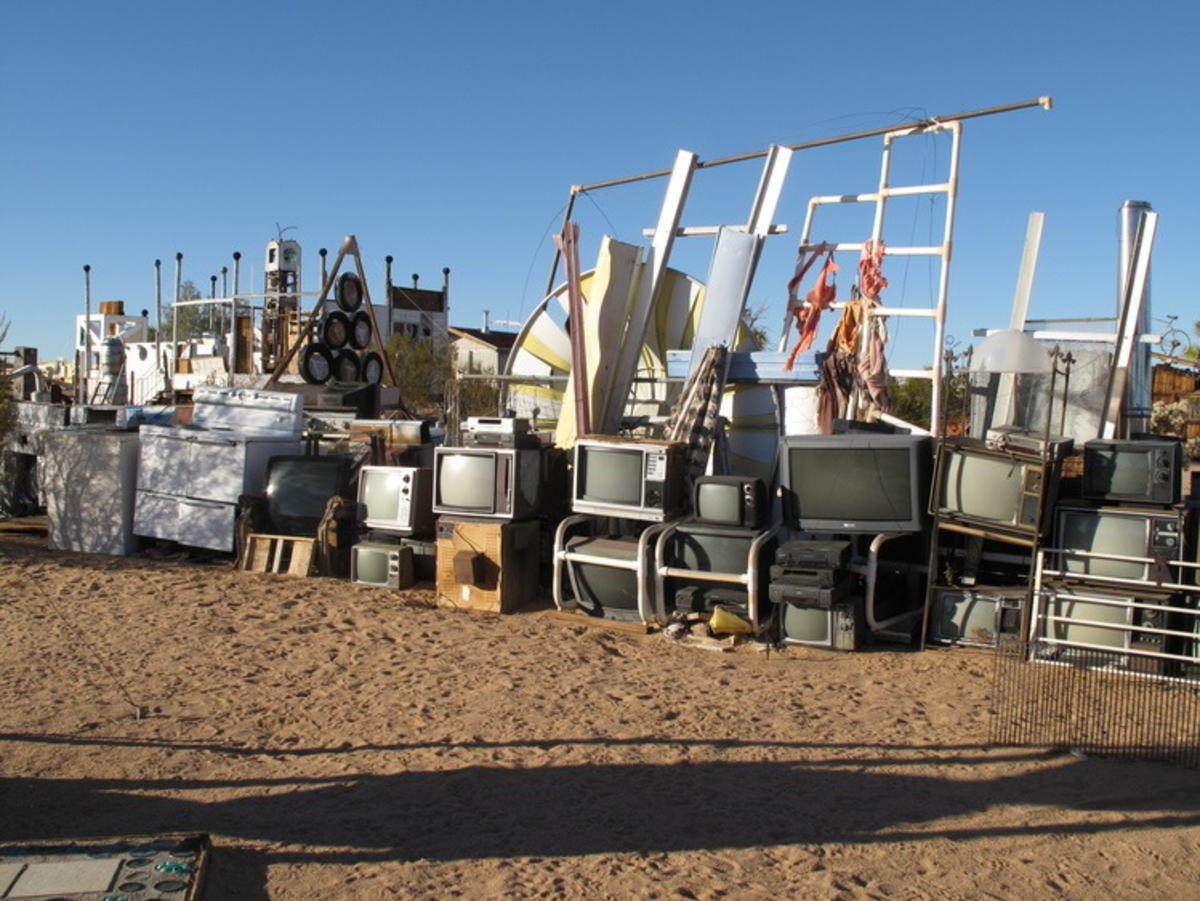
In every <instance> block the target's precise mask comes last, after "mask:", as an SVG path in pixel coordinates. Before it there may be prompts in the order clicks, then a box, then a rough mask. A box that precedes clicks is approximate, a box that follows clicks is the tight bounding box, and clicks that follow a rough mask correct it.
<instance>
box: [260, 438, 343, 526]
mask: <svg viewBox="0 0 1200 901" xmlns="http://www.w3.org/2000/svg"><path fill="white" fill-rule="evenodd" d="M353 475H354V460H353V459H352V458H351V457H349V456H344V455H338V454H329V455H325V456H292V455H285V456H278V457H272V458H271V460H270V462H269V463H268V464H267V489H266V492H265V494H266V503H267V520H268V528H269V529H270V530H271V531H273V532H277V533H279V534H281V535H304V536H312V535H315V534H316V531H317V527H318V526H319V525H320V524H321V520H322V519H323V518H324V517H325V508H326V507H327V506H328V504H329V501H330V500H331V499H332V498H335V497H341V498H345V499H347V500H349V499H353V497H354V495H353V491H352V489H351V482H352V480H353Z"/></svg>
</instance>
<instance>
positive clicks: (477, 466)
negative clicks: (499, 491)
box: [438, 452, 498, 513]
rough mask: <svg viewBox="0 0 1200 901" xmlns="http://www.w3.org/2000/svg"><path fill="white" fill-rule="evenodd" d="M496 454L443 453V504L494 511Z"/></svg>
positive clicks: (440, 492)
mask: <svg viewBox="0 0 1200 901" xmlns="http://www.w3.org/2000/svg"><path fill="white" fill-rule="evenodd" d="M497 463H498V461H497V459H496V457H495V456H494V455H493V454H472V453H465V452H464V453H447V454H444V455H443V456H442V457H441V470H440V472H439V473H438V500H439V503H440V505H441V506H443V507H454V508H456V509H460V510H482V511H486V512H489V513H490V512H493V511H492V508H493V507H494V506H495V501H496V466H497Z"/></svg>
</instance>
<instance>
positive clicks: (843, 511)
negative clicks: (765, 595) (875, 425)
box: [770, 423, 932, 650]
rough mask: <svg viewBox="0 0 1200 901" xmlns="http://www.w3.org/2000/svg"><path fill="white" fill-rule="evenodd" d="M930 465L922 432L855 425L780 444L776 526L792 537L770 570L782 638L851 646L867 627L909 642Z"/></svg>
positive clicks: (917, 605)
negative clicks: (778, 519)
mask: <svg viewBox="0 0 1200 901" xmlns="http://www.w3.org/2000/svg"><path fill="white" fill-rule="evenodd" d="M931 463H932V449H931V439H930V438H929V437H928V436H925V435H911V434H902V433H893V432H890V431H889V430H886V429H883V428H880V429H877V430H875V429H869V428H868V427H867V426H864V425H863V424H850V423H841V424H839V425H838V426H837V428H836V429H835V434H832V435H802V436H793V437H785V438H782V439H781V440H780V455H779V470H780V472H779V478H780V483H781V495H782V499H783V505H782V507H783V509H782V514H783V522H784V525H785V526H786V527H787V528H788V530H789V531H790V532H792V533H797V537H794V538H793V539H792V540H789V541H787V542H785V543H784V544H782V545H780V547H779V550H778V552H777V553H776V560H775V565H774V566H773V567H772V569H771V579H772V581H771V588H770V593H771V598H772V600H773V601H775V602H776V611H777V614H776V618H777V622H778V630H779V631H778V635H779V639H780V640H781V641H782V642H784V643H789V644H808V645H820V646H825V647H833V648H835V649H839V650H853V649H855V648H857V647H858V646H859V644H860V642H861V640H862V639H863V637H864V636H865V635H866V633H867V629H868V624H870V625H871V626H872V628H873V631H874V632H875V634H876V635H877V636H879V637H888V636H894V637H898V638H900V639H901V640H905V641H907V640H909V639H910V638H911V634H912V632H913V623H914V622H915V621H919V619H920V611H921V608H922V602H923V600H924V596H923V594H922V588H923V579H922V571H923V569H924V563H925V560H924V555H925V554H926V534H927V525H928V516H927V513H926V507H927V504H928V495H929V477H930V467H931ZM868 570H871V571H872V572H870V573H869V572H868Z"/></svg>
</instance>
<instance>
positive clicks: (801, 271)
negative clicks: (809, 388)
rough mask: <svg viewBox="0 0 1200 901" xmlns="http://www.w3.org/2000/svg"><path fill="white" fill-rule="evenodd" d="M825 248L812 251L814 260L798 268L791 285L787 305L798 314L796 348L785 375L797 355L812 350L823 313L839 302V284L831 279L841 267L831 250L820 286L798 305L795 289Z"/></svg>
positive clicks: (816, 286) (790, 282) (819, 281)
mask: <svg viewBox="0 0 1200 901" xmlns="http://www.w3.org/2000/svg"><path fill="white" fill-rule="evenodd" d="M824 249H825V245H821V246H820V247H818V248H817V249H816V250H815V251H813V255H812V257H811V258H810V259H809V260H808V261H807V262H805V263H804V264H803V265H798V266H797V267H796V274H795V275H794V276H793V277H792V280H791V281H789V282H788V304H789V305H791V306H793V309H794V310H795V313H796V332H797V340H796V346H795V347H793V348H792V352H791V353H790V354H788V358H787V362H786V363H784V366H783V368H784V371H785V372H790V371H791V369H792V367H793V366H794V365H795V363H796V357H797V356H799V355H800V354H802V353H803V352H804V351H806V350H808V349H809V348H810V347H812V343H813V341H815V340H816V337H817V326H818V325H819V324H820V321H821V313H822V311H824V310H827V309H829V305H830V304H831V303H833V302H834V300H836V299H837V283H836V281H831V280H832V279H833V276H834V273H836V272H837V271H838V264H837V263H836V262H835V261H834V259H833V251H832V250H831V251H829V252H828V253H827V254H826V256H825V265H824V266H822V267H821V273H820V274H819V275H818V276H817V283H816V284H815V285H813V286H812V288H811V290H809V292H808V294H806V295H805V297H804V303H802V304H796V303H795V301H796V289H797V287H798V286H799V284H800V280H801V279H802V278H804V275H805V273H807V272H808V270H809V268H811V266H812V264H813V263H815V262H816V261H817V258H818V257H819V256H820V255H821V253H822V252H823V251H824Z"/></svg>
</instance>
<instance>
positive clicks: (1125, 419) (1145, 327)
mask: <svg viewBox="0 0 1200 901" xmlns="http://www.w3.org/2000/svg"><path fill="white" fill-rule="evenodd" d="M1152 209H1153V208H1152V207H1151V206H1150V204H1149V203H1147V202H1146V201H1144V200H1126V201H1125V202H1124V203H1123V204H1121V208H1120V210H1119V211H1118V213H1117V315H1118V316H1120V315H1121V308H1120V307H1121V299H1122V297H1123V296H1124V294H1125V282H1126V280H1127V279H1128V278H1129V267H1130V266H1131V265H1132V263H1133V242H1134V240H1135V239H1136V238H1137V229H1138V223H1139V222H1140V221H1141V218H1142V216H1143V215H1144V214H1145V213H1149V212H1151V211H1152ZM1150 296H1151V295H1150V272H1149V270H1147V273H1146V294H1145V296H1144V297H1143V298H1142V310H1141V315H1140V316H1139V317H1138V321H1137V326H1136V329H1135V332H1134V333H1135V335H1147V334H1150V333H1151V332H1152V331H1153V326H1152V325H1151V309H1150ZM1152 392H1153V369H1152V366H1151V357H1150V345H1149V344H1142V343H1141V342H1138V343H1137V344H1136V345H1134V350H1133V356H1132V358H1131V359H1130V362H1129V378H1128V380H1127V381H1126V383H1125V397H1124V398H1123V399H1122V403H1121V410H1122V415H1121V420H1122V424H1121V428H1122V432H1123V437H1129V436H1130V435H1132V434H1133V433H1134V432H1148V431H1150V413H1151V407H1152Z"/></svg>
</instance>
